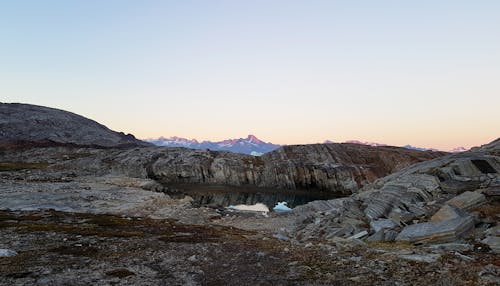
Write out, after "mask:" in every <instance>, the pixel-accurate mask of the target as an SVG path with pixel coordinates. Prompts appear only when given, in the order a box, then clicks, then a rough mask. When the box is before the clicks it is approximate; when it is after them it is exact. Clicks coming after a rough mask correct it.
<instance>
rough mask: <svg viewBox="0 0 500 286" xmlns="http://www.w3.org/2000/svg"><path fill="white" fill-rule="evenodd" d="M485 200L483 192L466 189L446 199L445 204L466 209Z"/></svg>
mask: <svg viewBox="0 0 500 286" xmlns="http://www.w3.org/2000/svg"><path fill="white" fill-rule="evenodd" d="M485 202H486V197H485V196H484V195H483V194H481V193H478V192H469V191H467V192H464V193H462V194H460V195H458V196H456V197H454V198H452V199H451V200H449V201H447V202H446V204H448V205H450V206H454V207H457V208H459V209H465V210H467V209H472V208H475V207H478V206H480V205H482V204H483V203H485Z"/></svg>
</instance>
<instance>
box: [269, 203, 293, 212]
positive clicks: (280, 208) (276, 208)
mask: <svg viewBox="0 0 500 286" xmlns="http://www.w3.org/2000/svg"><path fill="white" fill-rule="evenodd" d="M287 204H288V203H287V202H278V203H277V204H276V206H274V208H273V210H274V211H275V212H290V211H292V209H291V208H289V207H288V206H287Z"/></svg>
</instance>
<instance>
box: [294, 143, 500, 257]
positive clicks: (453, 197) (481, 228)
mask: <svg viewBox="0 0 500 286" xmlns="http://www.w3.org/2000/svg"><path fill="white" fill-rule="evenodd" d="M499 151H500V140H496V141H494V142H492V143H490V144H487V145H484V146H482V147H481V148H474V149H473V151H468V152H463V153H459V154H453V155H448V156H444V157H441V158H436V159H433V160H429V161H425V162H422V163H419V164H415V165H412V166H410V167H408V168H405V169H403V170H401V171H398V172H395V173H393V174H391V175H389V176H386V177H384V178H381V179H378V180H376V181H375V182H374V183H373V184H371V185H367V186H365V187H364V188H363V189H362V190H360V191H359V193H358V194H355V195H353V196H351V197H349V198H342V199H336V200H330V201H318V202H313V203H310V204H308V205H305V206H301V207H299V208H297V210H296V214H297V215H298V218H297V224H296V226H297V228H296V229H295V235H297V237H299V238H300V239H303V240H306V241H307V240H310V239H327V240H332V241H335V240H337V239H346V238H352V239H358V238H367V241H371V242H377V241H394V240H396V241H402V242H410V243H418V244H421V243H425V244H429V243H431V244H436V243H450V242H454V243H456V242H459V243H465V244H466V245H468V246H467V247H470V248H472V247H473V246H472V245H482V244H485V245H487V246H486V248H487V249H488V248H490V249H492V250H493V251H495V252H498V251H500V237H499V235H500V232H499V231H498V225H499V224H498V223H499V219H500V201H499V196H500V156H499ZM311 222H315V223H311ZM495 226H496V228H495ZM481 247H483V248H484V246H481Z"/></svg>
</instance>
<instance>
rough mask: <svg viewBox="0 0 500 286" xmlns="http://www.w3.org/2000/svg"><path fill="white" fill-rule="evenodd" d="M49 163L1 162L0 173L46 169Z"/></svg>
mask: <svg viewBox="0 0 500 286" xmlns="http://www.w3.org/2000/svg"><path fill="white" fill-rule="evenodd" d="M48 166H49V164H47V163H27V162H0V172H5V171H20V170H26V169H45V168H47V167H48Z"/></svg>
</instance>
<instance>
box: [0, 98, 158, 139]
mask: <svg viewBox="0 0 500 286" xmlns="http://www.w3.org/2000/svg"><path fill="white" fill-rule="evenodd" d="M12 142H14V143H12ZM21 142H23V143H21ZM26 142H39V143H40V142H42V144H47V142H55V143H69V144H78V145H94V146H104V147H113V146H150V145H151V144H149V143H146V142H143V141H140V140H137V139H135V137H134V136H133V135H131V134H128V135H126V134H124V133H121V132H120V133H119V132H115V131H112V130H110V129H108V128H107V127H106V126H104V125H102V124H99V123H97V122H95V121H93V120H90V119H88V118H85V117H82V116H80V115H77V114H74V113H71V112H67V111H63V110H59V109H54V108H49V107H43V106H37V105H31V104H20V103H0V143H2V144H9V143H10V144H11V145H12V144H15V145H19V144H26Z"/></svg>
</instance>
